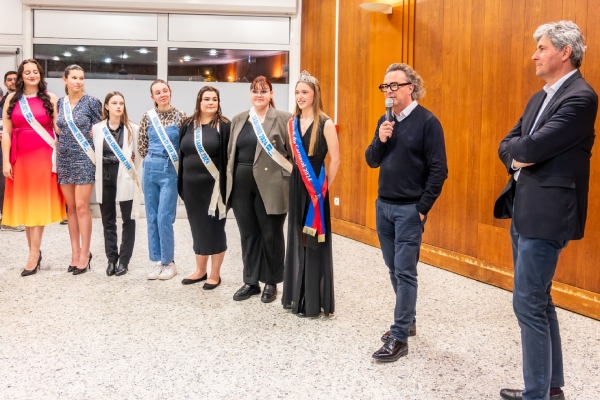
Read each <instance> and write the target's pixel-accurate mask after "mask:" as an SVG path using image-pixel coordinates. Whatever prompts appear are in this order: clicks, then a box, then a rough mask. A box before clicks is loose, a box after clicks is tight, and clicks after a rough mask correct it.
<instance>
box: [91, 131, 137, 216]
mask: <svg viewBox="0 0 600 400" xmlns="http://www.w3.org/2000/svg"><path fill="white" fill-rule="evenodd" d="M101 132H102V136H104V140H106V143H107V144H108V147H110V149H111V150H112V152H113V153H114V154H115V156H117V159H118V160H119V162H120V163H121V164H123V168H125V170H126V171H127V173H128V174H129V176H130V177H131V179H133V180H134V182H135V183H136V186H137V188H138V191H137V193H134V195H133V197H134V199H133V205H132V209H131V215H132V217H133V219H136V217H137V216H139V213H140V211H139V208H140V201H139V200H138V199H139V197H138V196H137V194H139V196H144V192H143V191H142V185H141V183H140V179H139V177H138V174H137V171H136V170H135V166H134V165H133V164H132V163H131V162H130V160H128V159H127V157H125V154H123V150H122V149H121V148H120V147H119V144H118V143H117V141H116V140H115V138H114V137H113V135H111V133H110V132H109V130H108V127H107V126H106V125H104V126H103V127H102V129H101ZM125 132H126V128H125V127H123V133H125ZM129 134H131V135H133V132H129ZM123 140H127V138H126V137H125V135H123Z"/></svg>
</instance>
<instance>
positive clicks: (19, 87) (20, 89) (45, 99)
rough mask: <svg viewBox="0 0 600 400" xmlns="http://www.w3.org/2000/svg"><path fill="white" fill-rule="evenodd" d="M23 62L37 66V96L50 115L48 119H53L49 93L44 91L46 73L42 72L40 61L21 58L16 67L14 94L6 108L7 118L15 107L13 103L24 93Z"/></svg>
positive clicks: (45, 87) (45, 88)
mask: <svg viewBox="0 0 600 400" xmlns="http://www.w3.org/2000/svg"><path fill="white" fill-rule="evenodd" d="M25 64H35V66H36V67H37V69H38V72H39V73H40V83H38V92H37V97H38V98H39V99H40V100H42V103H44V109H45V110H46V114H47V115H48V116H49V117H50V119H53V118H54V105H53V104H52V101H51V100H50V95H49V94H48V92H46V90H47V88H48V86H47V85H46V79H45V78H46V74H45V73H44V70H43V69H42V66H41V65H40V63H39V62H37V61H36V60H34V59H29V60H23V62H21V64H20V65H19V68H18V69H17V83H16V84H15V89H16V90H15V94H14V95H13V97H12V98H11V99H10V102H9V103H8V109H7V110H6V114H7V115H8V118H9V119H10V117H11V115H12V112H13V109H14V108H15V104H17V102H18V101H19V100H20V99H21V97H22V96H23V93H25V82H24V81H23V71H24V70H25Z"/></svg>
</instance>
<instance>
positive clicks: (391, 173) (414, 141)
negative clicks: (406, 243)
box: [365, 105, 448, 215]
mask: <svg viewBox="0 0 600 400" xmlns="http://www.w3.org/2000/svg"><path fill="white" fill-rule="evenodd" d="M384 121H385V115H384V116H382V117H381V118H379V122H378V123H377V129H376V130H375V137H374V138H373V141H372V142H371V145H370V146H369V148H367V151H366V154H365V157H366V159H367V164H369V167H371V168H377V167H379V169H380V171H379V190H378V194H379V200H381V201H383V202H386V203H392V204H411V203H413V204H416V205H417V210H419V212H420V213H421V214H423V215H425V214H427V213H428V212H429V210H430V209H431V207H433V203H434V202H435V200H436V199H437V198H438V197H439V195H440V193H441V192H442V185H443V184H444V181H445V180H446V178H447V177H448V164H447V162H446V146H445V144H444V131H443V130H442V125H441V124H440V121H438V119H437V118H436V116H435V115H433V114H432V113H431V112H430V111H429V110H427V109H426V108H424V107H422V106H420V105H417V107H416V108H415V109H414V110H413V111H412V112H411V113H410V115H409V116H408V117H406V118H405V119H403V120H402V121H401V122H398V121H396V123H395V125H394V131H393V133H392V137H390V138H389V139H388V140H387V142H385V143H383V142H382V141H381V140H379V127H380V126H381V124H382V123H383V122H384Z"/></svg>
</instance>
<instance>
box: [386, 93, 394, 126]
mask: <svg viewBox="0 0 600 400" xmlns="http://www.w3.org/2000/svg"><path fill="white" fill-rule="evenodd" d="M393 106H394V100H393V99H390V98H387V99H385V120H386V121H388V122H392V121H393V120H394V116H393V115H392V107H393Z"/></svg>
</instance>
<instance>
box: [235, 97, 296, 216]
mask: <svg viewBox="0 0 600 400" xmlns="http://www.w3.org/2000/svg"><path fill="white" fill-rule="evenodd" d="M249 113H250V112H249V111H244V112H241V113H239V114H238V115H236V116H235V117H233V119H232V120H231V138H230V140H229V146H228V148H227V154H229V157H228V162H227V194H226V199H225V204H229V201H230V197H231V191H232V189H233V170H234V166H235V150H236V143H237V139H238V137H239V135H240V132H241V131H242V127H243V126H244V124H245V123H246V120H248V115H249ZM290 118H292V114H290V113H288V112H285V111H279V110H275V109H274V108H272V107H271V108H269V111H267V115H266V117H265V121H264V122H263V129H264V130H265V133H266V134H267V137H268V138H269V140H270V141H271V143H272V144H273V146H274V147H275V149H277V151H278V152H280V153H281V154H282V155H283V156H284V157H285V158H287V159H288V160H290V162H291V161H292V149H291V147H290V137H289V134H288V128H287V123H288V121H289V120H290ZM252 173H253V175H254V179H255V180H256V185H257V186H258V191H259V192H260V196H261V197H262V199H263V202H264V204H265V209H266V210H267V214H286V213H287V212H288V198H289V186H290V174H289V173H288V172H287V171H286V170H284V169H283V168H281V167H280V166H279V164H277V163H276V162H275V161H273V160H272V159H271V157H269V155H268V154H267V153H266V152H265V151H264V150H263V148H262V146H261V145H260V144H259V143H257V144H256V153H255V155H254V166H253V167H252Z"/></svg>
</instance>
